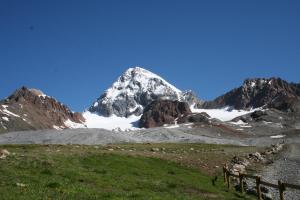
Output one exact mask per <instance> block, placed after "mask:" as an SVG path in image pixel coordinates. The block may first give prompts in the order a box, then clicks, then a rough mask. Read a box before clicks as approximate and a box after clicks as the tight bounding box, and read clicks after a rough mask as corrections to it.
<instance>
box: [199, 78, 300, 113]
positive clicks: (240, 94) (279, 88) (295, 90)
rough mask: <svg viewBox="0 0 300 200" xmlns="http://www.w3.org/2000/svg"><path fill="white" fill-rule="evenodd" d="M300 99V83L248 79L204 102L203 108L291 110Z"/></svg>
mask: <svg viewBox="0 0 300 200" xmlns="http://www.w3.org/2000/svg"><path fill="white" fill-rule="evenodd" d="M299 99H300V84H296V83H288V82H287V81H285V80H282V79H281V78H255V79H246V80H245V81H244V83H243V85H242V86H241V87H239V88H235V89H233V90H231V91H229V92H228V93H226V94H224V95H222V96H219V97H217V98H216V99H215V100H213V101H207V102H204V103H203V105H201V107H203V108H222V107H226V106H230V107H233V108H234V109H238V110H241V109H251V108H258V107H263V106H265V107H268V108H269V107H273V108H276V109H280V110H284V111H290V108H291V107H292V106H293V104H295V103H296V102H299Z"/></svg>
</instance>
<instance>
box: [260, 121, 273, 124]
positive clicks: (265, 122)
mask: <svg viewBox="0 0 300 200" xmlns="http://www.w3.org/2000/svg"><path fill="white" fill-rule="evenodd" d="M262 122H263V123H264V124H272V123H273V122H267V121H262Z"/></svg>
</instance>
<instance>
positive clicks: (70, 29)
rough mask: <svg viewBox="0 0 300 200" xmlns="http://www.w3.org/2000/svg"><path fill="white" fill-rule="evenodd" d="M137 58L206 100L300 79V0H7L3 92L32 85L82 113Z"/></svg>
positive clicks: (0, 57) (2, 13) (0, 13)
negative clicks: (253, 85)
mask: <svg viewBox="0 0 300 200" xmlns="http://www.w3.org/2000/svg"><path fill="white" fill-rule="evenodd" d="M135 65H139V66H142V67H144V68H146V69H149V70H151V71H153V72H155V73H157V74H159V75H161V76H162V77H164V78H165V79H166V80H168V81H169V82H170V83H172V84H174V85H175V86H177V87H178V88H179V89H182V90H185V89H192V90H194V91H195V92H196V93H197V94H198V96H199V97H200V98H202V99H213V98H215V97H216V96H218V95H221V94H222V93H224V92H226V91H228V90H230V89H232V88H234V87H237V86H239V85H241V83H242V81H243V80H244V79H245V78H248V77H271V76H279V77H282V78H284V79H286V80H288V81H293V82H300V1H288V0H282V1H275V0H270V1H262V0H258V1H255V0H243V1H241V0H237V1H229V0H226V1H225V0H220V1H215V0H206V1H201V0H195V1H192V0H180V1H176V0H169V1H168V0H136V1H134V0H119V1H117V0H107V1H101V0H82V1H79V0H68V1H67V0H36V1H30V0H19V1H16V0H0V74H1V78H0V85H1V86H0V98H4V97H6V96H8V95H9V94H11V93H12V92H13V91H14V90H15V89H17V88H19V87H21V86H22V85H26V86H28V87H34V88H39V89H41V90H42V91H44V92H45V93H46V94H48V95H50V96H54V97H56V98H57V99H58V100H60V101H61V102H63V103H65V104H67V105H69V106H70V107H71V109H73V110H75V111H82V110H83V109H84V108H86V107H87V106H89V105H90V104H91V103H92V102H93V101H94V99H95V98H96V97H98V96H99V95H100V94H101V93H102V92H103V91H104V90H105V89H106V88H108V87H109V86H110V85H111V84H112V82H113V81H114V80H115V79H116V78H117V77H118V76H119V75H120V74H121V73H122V72H123V71H124V70H126V69H127V68H128V67H130V66H135Z"/></svg>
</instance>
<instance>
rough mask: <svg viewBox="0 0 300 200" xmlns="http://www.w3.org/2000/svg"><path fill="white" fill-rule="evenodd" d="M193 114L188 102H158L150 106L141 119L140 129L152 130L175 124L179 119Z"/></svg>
mask: <svg viewBox="0 0 300 200" xmlns="http://www.w3.org/2000/svg"><path fill="white" fill-rule="evenodd" d="M189 114H191V110H190V108H189V105H188V104H187V103H186V102H179V101H171V100H157V101H153V102H152V103H151V104H150V105H148V106H147V107H146V108H145V110H144V113H143V115H142V117H141V119H140V124H139V125H140V127H144V128H152V127H158V126H163V125H164V124H175V123H177V120H178V118H180V117H184V116H186V115H189Z"/></svg>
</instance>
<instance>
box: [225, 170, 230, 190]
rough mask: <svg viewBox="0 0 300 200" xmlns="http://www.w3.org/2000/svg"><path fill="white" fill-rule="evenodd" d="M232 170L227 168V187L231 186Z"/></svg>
mask: <svg viewBox="0 0 300 200" xmlns="http://www.w3.org/2000/svg"><path fill="white" fill-rule="evenodd" d="M229 173H230V172H229V171H228V170H226V179H227V187H228V189H229V188H230V174H229Z"/></svg>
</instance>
